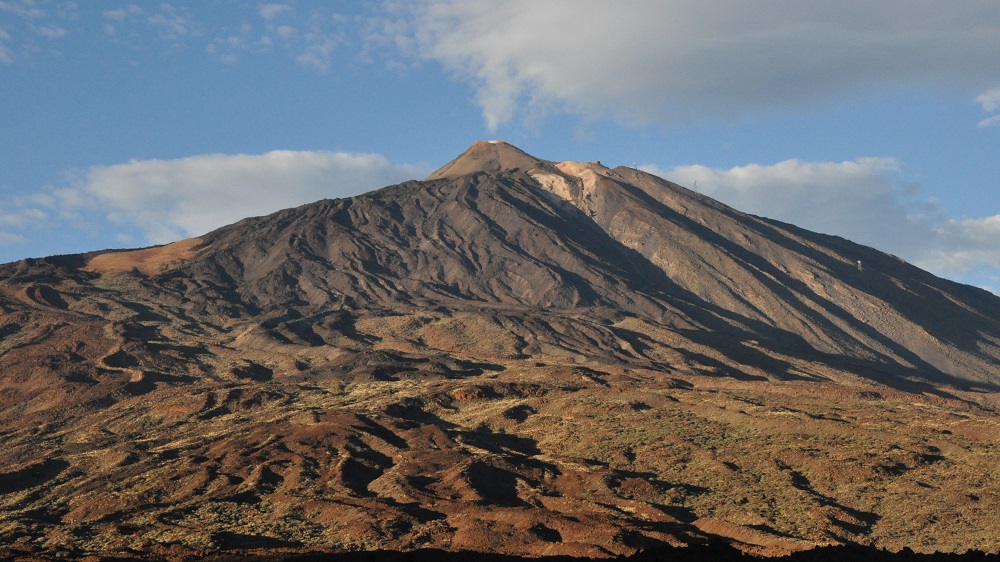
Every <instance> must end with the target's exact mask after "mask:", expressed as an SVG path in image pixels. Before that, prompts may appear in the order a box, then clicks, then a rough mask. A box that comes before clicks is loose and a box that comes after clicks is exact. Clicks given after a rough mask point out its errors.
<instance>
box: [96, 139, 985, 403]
mask: <svg viewBox="0 0 1000 562" xmlns="http://www.w3.org/2000/svg"><path fill="white" fill-rule="evenodd" d="M97 259H100V258H97ZM859 264H860V265H859ZM193 279H194V280H201V281H200V282H199V285H198V286H190V283H191V280H193ZM155 283H156V284H157V285H160V286H162V287H164V288H165V289H172V290H175V291H177V292H179V293H183V294H185V295H188V297H187V298H190V299H192V300H193V301H197V302H205V303H222V304H221V306H222V307H223V308H225V309H226V310H228V312H226V311H219V312H223V313H225V314H232V315H236V316H240V317H246V316H254V315H258V314H261V313H264V314H268V315H273V314H276V311H287V310H295V311H296V314H297V315H300V316H310V315H313V314H315V313H317V312H318V311H324V310H329V309H330V308H331V307H332V308H335V309H343V310H354V309H372V308H375V309H378V308H381V309H384V310H394V311H397V312H400V311H413V310H426V309H433V308H435V307H439V306H445V307H448V308H458V309H468V308H470V307H483V306H491V307H498V306H499V307H511V306H516V307H528V308H529V309H531V310H535V309H539V308H540V309H543V310H546V311H549V313H553V312H555V311H563V313H567V314H571V313H573V311H574V310H579V309H584V308H588V309H595V308H598V309H603V310H605V316H607V315H608V314H610V316H607V319H612V318H614V319H620V317H621V315H623V314H624V315H629V316H634V317H638V318H642V319H644V320H649V321H651V322H655V323H657V324H663V325H667V326H671V327H674V328H677V329H678V330H679V332H680V333H684V334H697V333H698V332H701V331H705V330H708V331H710V332H713V333H716V334H719V337H728V338H732V339H734V340H735V341H737V342H748V341H757V342H762V343H761V344H760V345H763V346H765V347H774V346H777V347H776V349H779V350H781V351H782V352H785V353H795V354H800V355H803V356H810V357H813V356H815V357H822V358H823V359H822V360H823V361H826V362H829V363H832V364H837V365H848V364H852V363H853V364H855V365H856V367H857V368H859V369H864V368H875V369H890V371H891V372H892V376H895V377H915V378H919V379H923V380H926V381H932V382H940V383H948V384H952V385H960V386H967V387H969V388H972V387H976V386H977V385H978V386H983V385H986V386H988V387H992V386H993V385H995V384H997V383H998V382H1000V375H998V374H997V369H996V364H997V362H998V361H1000V322H998V317H997V311H998V300H997V298H996V297H994V296H993V295H990V294H989V293H987V292H985V291H981V290H977V289H974V288H971V287H965V286H961V285H958V284H955V283H951V282H948V281H945V280H942V279H939V278H936V277H934V276H932V275H929V274H928V273H926V272H924V271H922V270H920V269H918V268H916V267H913V266H910V265H907V264H905V263H903V262H902V261H901V260H899V259H898V258H895V257H893V256H889V255H886V254H883V253H881V252H878V251H876V250H874V249H872V248H867V247H863V246H859V245H856V244H852V243H850V242H848V241H846V240H843V239H838V238H835V237H830V236H822V235H818V234H814V233H809V232H806V231H803V230H801V229H797V228H795V227H793V226H791V225H785V224H780V223H777V222H774V221H769V220H767V219H762V218H758V217H752V216H749V215H746V214H743V213H740V212H738V211H736V210H734V209H731V208H728V207H726V206H724V205H722V204H720V203H718V202H716V201H714V200H711V199H708V198H706V197H703V196H700V195H698V194H696V193H693V192H691V191H689V190H686V189H684V188H682V187H680V186H677V185H674V184H670V183H669V182H666V181H663V180H661V179H659V178H656V177H655V176H651V175H649V174H645V173H643V172H640V171H637V170H633V169H630V168H617V169H614V170H610V169H608V168H605V167H603V166H601V165H599V164H585V163H575V162H565V163H561V164H554V163H551V162H545V161H542V160H539V159H536V158H534V157H531V156H529V155H527V154H525V153H523V152H521V151H520V150H519V149H517V148H515V147H513V146H511V145H508V144H506V143H503V142H500V141H492V142H485V143H476V144H474V145H473V146H472V147H470V149H469V150H468V151H467V152H466V153H464V154H463V155H462V156H460V157H459V158H457V159H455V160H454V161H452V162H450V163H449V164H447V165H446V166H444V167H443V168H442V169H441V170H439V171H437V172H435V173H434V174H432V175H431V176H430V178H429V179H428V180H427V181H424V182H412V183H408V184H402V185H399V186H393V187H389V188H386V189H383V190H381V191H379V192H376V193H372V194H368V195H365V196H361V197H356V198H351V199H344V200H335V201H322V202H319V203H315V204H312V205H307V206H304V207H301V208H298V209H291V210H287V211H283V212H281V213H277V214H275V215H271V216H268V217H262V218H257V219H249V220H247V221H243V222H241V223H237V224H236V225H233V226H231V227H227V228H224V229H221V230H219V231H216V232H213V233H211V234H208V235H206V236H205V237H204V238H203V239H202V241H201V250H199V251H198V253H197V254H196V255H195V256H193V257H192V258H191V259H190V260H189V261H187V262H186V263H184V264H183V265H181V266H179V267H177V268H175V269H173V270H172V271H170V272H169V273H164V274H162V275H160V276H158V277H156V278H155ZM209 306H211V305H209ZM234 306H236V307H237V309H238V312H236V311H235V310H236V309H233V308H232V307H234ZM607 311H614V312H613V313H609V312H607ZM593 314H596V313H591V315H593ZM521 335H522V336H523V335H524V334H521Z"/></svg>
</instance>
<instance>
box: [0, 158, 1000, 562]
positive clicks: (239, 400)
mask: <svg viewBox="0 0 1000 562" xmlns="http://www.w3.org/2000/svg"><path fill="white" fill-rule="evenodd" d="M857 259H863V260H864V263H865V264H866V266H865V268H864V271H858V269H857V267H856V265H855V262H856V261H857ZM998 310H1000V300H998V299H997V298H996V297H993V296H991V295H989V294H988V293H985V292H983V291H979V290H977V289H973V288H970V287H964V286H960V285H956V284H954V283H950V282H947V281H944V280H941V279H937V278H935V277H933V276H931V275H930V274H927V273H926V272H923V271H920V270H918V269H916V268H913V267H912V266H909V265H907V264H904V263H902V262H901V261H900V260H898V259H896V258H893V257H892V256H886V255H884V254H880V253H878V252H876V251H875V250H872V249H870V248H864V247H860V246H856V245H853V244H851V243H849V242H847V241H844V240H841V239H836V238H831V237H826V236H821V235H817V234H813V233H809V232H805V231H802V230H799V229H796V228H795V227H792V226H790V225H784V224H779V223H775V222H772V221H767V220H765V219H760V218H757V217H750V216H747V215H743V214H741V213H739V212H737V211H735V210H732V209H729V208H726V207H724V206H722V205H720V204H718V203H716V202H714V201H711V200H708V199H706V198H704V197H701V196H698V195H697V194H693V193H691V192H688V191H686V190H684V189H683V188H680V187H679V186H675V185H673V184H669V183H667V182H664V181H662V180H660V179H658V178H654V177H652V176H648V175H645V174H642V173H641V172H637V171H635V170H631V169H627V168H617V169H614V170H609V169H607V168H603V167H601V166H599V165H598V164H580V163H563V164H560V165H555V164H553V163H550V162H545V161H541V160H538V159H534V158H533V157H530V156H528V155H526V154H524V153H522V152H520V151H517V149H514V148H513V147H510V146H509V145H506V144H503V143H479V144H476V145H474V146H473V147H472V148H470V151H469V152H468V153H466V154H465V155H463V156H462V157H460V158H458V159H456V161H454V162H452V163H451V164H449V165H448V166H446V167H445V168H442V170H441V171H439V172H437V173H436V174H435V175H434V176H432V178H430V179H429V180H428V181H426V182H411V183H408V184H402V185H400V186H394V187H390V188H386V189H384V190H381V191H379V192H375V193H372V194H368V195H365V196H361V197H357V198H353V199H349V200H336V201H321V202H318V203H316V204H313V205H308V206H305V207H301V208H298V209H294V210H289V211H283V212H281V213H277V214H275V215H272V216H269V217H261V218H256V219H248V220H246V221H243V222H241V223H237V224H236V225H233V226H230V227H226V228H224V229H221V230H219V231H216V232H213V233H209V234H207V235H205V236H204V237H201V238H199V239H192V240H189V241H182V242H178V243H176V244H172V245H168V246H165V247H161V248H154V249H147V250H139V251H132V252H119V253H98V254H90V255H85V256H64V257H60V258H50V259H46V260H29V261H23V262H18V263H16V264H8V265H5V266H0V336H2V339H0V447H2V449H0V450H2V459H0V554H4V555H11V556H24V557H56V556H72V557H83V556H86V555H94V556H109V555H121V556H130V557H139V556H158V557H165V558H171V559H182V558H193V557H200V556H205V555H210V554H214V555H218V554H220V553H227V552H228V553H249V552H254V553H258V554H259V553H271V554H280V553H286V554H291V553H302V552H307V551H310V550H314V549H316V550H322V551H324V552H329V551H357V550H365V551H375V550H379V549H388V550H406V551H409V550H414V549H420V548H438V549H444V550H448V551H475V552H490V553H506V554H514V555H524V556H542V555H550V554H551V555H554V554H566V555H574V556H591V557H610V556H616V555H627V554H632V553H635V552H639V551H644V550H649V549H656V548H659V547H663V546H667V545H689V544H701V543H704V542H708V541H713V540H723V541H726V542H728V543H730V544H733V545H735V546H737V547H738V548H739V549H740V550H742V551H744V552H749V553H755V554H763V555H772V556H773V555H780V554H786V553H789V552H795V551H800V550H802V549H807V548H812V547H815V546H817V545H829V544H841V543H848V544H858V545H870V546H875V547H878V548H883V549H889V550H899V549H902V548H904V547H907V548H911V549H913V550H916V551H921V552H931V551H948V552H962V551H965V550H968V549H980V550H984V551H988V552H997V551H998V550H1000V542H998V537H1000V520H998V518H997V515H996V514H997V513H1000V493H998V490H1000V472H998V469H997V467H998V466H1000V462H998V461H1000V458H998V445H1000V417H998V416H997V414H996V410H995V408H996V406H997V398H998V396H1000V395H998V394H997V386H996V385H997V383H998V379H1000V375H998V371H1000V369H998V367H997V365H998V359H997V358H998V357H1000V351H998V350H1000V321H998V317H997V311H998Z"/></svg>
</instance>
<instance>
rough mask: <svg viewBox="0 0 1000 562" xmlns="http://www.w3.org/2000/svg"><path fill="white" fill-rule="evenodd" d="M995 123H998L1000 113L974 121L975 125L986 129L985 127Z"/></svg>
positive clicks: (993, 125)
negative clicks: (977, 121)
mask: <svg viewBox="0 0 1000 562" xmlns="http://www.w3.org/2000/svg"><path fill="white" fill-rule="evenodd" d="M997 125H1000V115H994V116H993V117H987V118H986V119H983V120H982V121H980V122H979V123H976V126H977V127H979V128H980V129H986V128H989V127H996V126H997Z"/></svg>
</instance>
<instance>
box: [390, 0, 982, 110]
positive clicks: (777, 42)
mask: <svg viewBox="0 0 1000 562" xmlns="http://www.w3.org/2000/svg"><path fill="white" fill-rule="evenodd" d="M394 24H395V25H391V26H390V25H387V26H383V29H385V30H391V33H394V38H393V43H394V44H395V45H398V46H400V47H402V48H409V49H411V52H412V53H413V54H414V55H416V56H418V57H421V58H424V59H429V60H434V61H438V62H439V63H441V64H442V65H444V66H445V67H446V68H448V69H450V70H451V71H453V72H454V73H455V74H456V75H457V76H459V77H460V78H461V79H463V80H467V81H470V82H471V83H472V84H474V85H475V87H476V88H477V91H478V103H479V105H480V106H481V108H482V111H483V115H484V117H485V119H486V122H487V124H488V125H489V126H490V127H491V128H495V127H497V126H498V125H499V124H501V123H504V122H506V121H509V120H510V119H511V118H513V117H514V116H515V115H519V114H522V113H524V112H531V111H539V110H541V111H551V110H552V109H553V108H555V109H558V110H560V111H569V112H577V113H583V114H587V115H588V116H594V115H596V116H605V117H606V116H610V117H613V118H616V119H619V120H622V121H629V122H647V123H649V122H659V123H668V124H673V123H678V122H685V121H688V120H691V119H699V118H735V117H740V116H743V115H747V114H750V113H754V112H757V111H762V110H765V111H766V110H775V109H787V108H788V107H790V106H807V105H810V104H814V103H818V102H821V101H824V100H828V99H830V98H833V97H835V96H842V95H845V94H851V93H856V92H860V91H865V90H866V89H867V88H872V87H875V86H879V85H886V84H888V85H899V84H924V83H936V84H952V85H959V86H962V87H971V88H978V87H981V86H982V80H983V77H996V76H997V75H1000V57H997V56H996V45H997V44H1000V11H998V10H997V9H996V4H995V3H994V2H993V1H992V0H971V1H969V2H962V3H959V4H954V3H947V4H946V3H934V2H929V3H928V2H923V3H918V4H914V3H913V2H910V1H909V0H885V1H881V2H878V3H874V4H873V3H861V2H848V3H838V5H837V6H836V8H832V7H831V5H830V4H829V3H828V2H822V1H819V0H806V1H801V2H794V3H789V2H779V1H764V2H752V3H748V2H743V1H741V0H723V1H720V2H714V3H713V4H712V5H711V7H710V8H708V7H706V5H705V4H704V3H703V2H701V1H699V0H675V1H672V2H626V3H622V2H605V1H603V0H549V1H546V2H537V1H534V0H508V1H505V2H464V1H459V0H424V1H420V2H416V3H413V4H412V5H411V7H410V9H409V10H407V11H405V12H404V13H403V14H402V15H401V16H400V17H399V18H397V20H396V21H395V22H394ZM970 30H975V32H970Z"/></svg>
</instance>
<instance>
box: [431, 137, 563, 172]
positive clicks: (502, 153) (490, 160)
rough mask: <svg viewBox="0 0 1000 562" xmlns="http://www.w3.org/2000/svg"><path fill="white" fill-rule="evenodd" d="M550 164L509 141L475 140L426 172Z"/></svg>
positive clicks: (467, 170) (520, 167) (511, 168)
mask: <svg viewBox="0 0 1000 562" xmlns="http://www.w3.org/2000/svg"><path fill="white" fill-rule="evenodd" d="M550 165H551V162H548V161H547V160H542V159H540V158H535V157H534V156H532V155H530V154H528V153H527V152H524V151H523V150H521V149H520V148H517V147H516V146H514V145H512V144H510V143H508V142H506V141H502V140H489V141H476V142H474V143H472V145H471V146H469V148H468V149H467V150H466V151H465V152H463V153H462V154H461V155H459V157H458V158H455V159H454V160H452V161H451V162H448V163H447V164H445V165H444V166H443V167H441V168H440V169H438V170H437V171H436V172H434V173H433V174H431V175H429V176H427V179H428V180H437V179H444V178H455V177H459V176H464V175H466V174H472V173H475V172H486V173H497V172H502V171H513V170H525V171H528V170H532V169H536V168H546V167H548V166H550Z"/></svg>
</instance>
